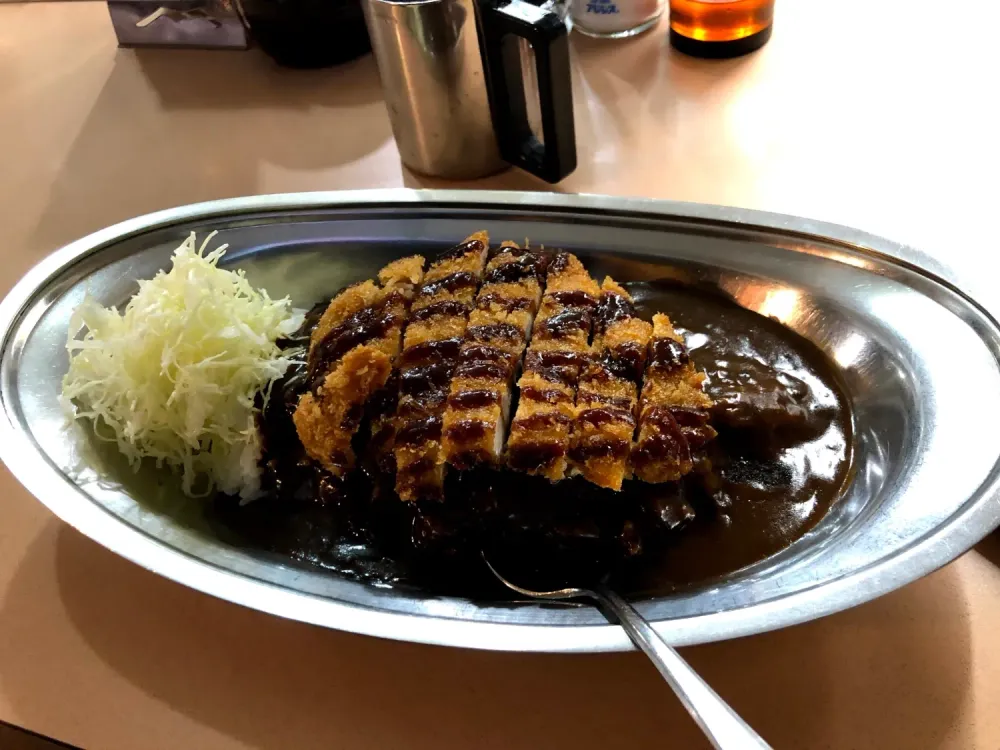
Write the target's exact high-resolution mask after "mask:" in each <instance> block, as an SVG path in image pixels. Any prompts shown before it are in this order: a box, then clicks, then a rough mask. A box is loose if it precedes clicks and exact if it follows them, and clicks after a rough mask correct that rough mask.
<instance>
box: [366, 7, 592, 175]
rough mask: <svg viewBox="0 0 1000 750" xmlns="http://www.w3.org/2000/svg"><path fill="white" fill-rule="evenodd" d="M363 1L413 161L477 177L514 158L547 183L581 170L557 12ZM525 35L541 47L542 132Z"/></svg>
mask: <svg viewBox="0 0 1000 750" xmlns="http://www.w3.org/2000/svg"><path fill="white" fill-rule="evenodd" d="M363 5H364V10H365V18H366V21H367V23H368V33H369V36H370V37H371V41H372V49H373V50H374V52H375V60H376V62H377V64H378V69H379V75H380V77H381V79H382V88H383V90H384V95H385V101H386V106H387V108H388V110H389V119H390V121H391V123H392V130H393V134H394V135H395V137H396V143H397V145H398V147H399V153H400V156H401V157H402V160H403V163H404V164H405V165H406V166H407V167H409V168H410V169H412V170H414V171H416V172H420V173H422V174H427V175H432V176H436V177H445V178H451V179H472V178H475V177H484V176H486V175H490V174H494V173H496V172H499V171H500V170H502V169H505V168H506V167H507V166H508V165H509V164H513V165H515V166H518V167H521V168H522V169H524V170H526V171H528V172H531V173H532V174H535V175H538V176H539V177H541V178H542V179H544V180H547V181H549V182H558V181H559V180H561V179H562V178H563V177H565V176H566V175H568V174H569V173H570V172H572V171H573V169H575V168H576V137H575V134H574V130H573V98H572V89H571V82H570V68H569V43H568V38H567V29H566V25H565V23H564V22H563V20H562V19H561V18H560V17H559V15H557V14H556V13H554V12H551V11H549V10H545V9H542V8H539V7H537V6H535V5H531V4H530V3H527V2H524V0H510V2H498V0H407V1H403V2H392V1H391V0H363ZM525 42H526V43H527V44H528V45H530V47H531V49H532V51H533V53H534V55H533V57H534V61H535V71H534V72H535V74H536V75H535V76H531V78H532V79H535V78H536V77H537V96H538V105H539V111H540V115H541V116H540V122H541V133H539V134H537V135H536V134H535V133H534V132H533V131H532V128H531V125H530V124H529V117H528V98H527V96H526V86H525V80H524V77H523V71H522V58H521V55H522V47H523V46H524V43H525ZM532 88H533V87H532ZM530 93H532V94H533V93H534V92H533V91H532V92H530Z"/></svg>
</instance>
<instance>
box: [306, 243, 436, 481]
mask: <svg viewBox="0 0 1000 750" xmlns="http://www.w3.org/2000/svg"><path fill="white" fill-rule="evenodd" d="M423 265H424V259H423V258H421V257H420V256H413V257H410V258H404V259H402V260H399V261H395V262H394V263H391V264H390V265H388V266H386V267H385V268H383V269H382V271H380V272H379V279H380V280H381V281H382V282H383V285H382V286H381V287H379V286H377V285H376V284H375V283H374V282H373V281H370V280H369V281H364V282H361V283H360V284H354V285H352V286H350V287H348V288H347V289H345V290H344V291H343V292H341V293H340V294H338V295H337V296H336V297H335V298H334V299H333V300H331V302H330V304H329V305H328V306H327V309H326V310H325V311H324V313H323V315H322V317H321V318H320V321H319V323H317V326H316V329H314V331H313V334H312V336H311V337H310V344H309V355H308V362H309V365H308V378H309V390H308V391H307V392H306V393H304V394H303V395H302V397H301V398H300V399H299V403H298V405H297V407H296V410H295V413H294V414H293V421H294V423H295V428H296V431H297V433H298V435H299V440H300V441H301V442H302V446H303V447H304V448H305V450H306V453H307V454H308V455H309V456H310V457H311V458H313V459H314V460H315V461H317V462H318V463H319V464H320V465H321V466H323V467H324V468H325V469H326V470H327V471H329V472H330V473H331V474H333V475H334V476H337V477H343V476H344V475H345V474H346V473H347V472H348V471H350V469H352V468H353V467H354V463H355V456H354V451H353V449H352V448H351V439H352V437H353V435H354V433H355V432H356V431H357V429H358V426H359V425H360V423H361V419H362V417H363V415H364V410H365V402H366V401H367V400H368V398H369V397H370V396H372V394H374V393H376V392H378V391H379V390H380V389H382V388H383V387H384V386H385V384H386V381H387V380H388V379H389V376H390V373H391V372H392V364H393V361H394V359H395V357H396V355H397V354H398V353H399V350H400V345H401V340H402V333H403V327H404V325H405V324H406V316H407V308H408V306H409V301H410V299H411V298H412V296H413V288H414V287H415V285H416V284H418V283H419V282H420V281H421V278H422V276H423Z"/></svg>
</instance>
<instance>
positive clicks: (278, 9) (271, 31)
mask: <svg viewBox="0 0 1000 750" xmlns="http://www.w3.org/2000/svg"><path fill="white" fill-rule="evenodd" d="M242 7H243V15H244V17H245V19H246V22H247V25H248V26H249V27H250V33H251V35H252V36H253V38H254V40H255V41H256V42H257V44H258V45H259V46H260V48H261V49H263V50H264V51H265V52H266V53H267V54H268V55H270V56H271V57H272V58H273V59H274V61H275V62H277V63H278V64H279V65H285V66H287V67H290V68H325V67H328V66H330V65H337V64H339V63H344V62H347V61H348V60H353V59H354V58H356V57H360V56H361V55H363V54H365V53H366V52H368V51H369V50H370V49H371V42H370V41H369V40H368V30H367V28H366V27H365V17H364V13H363V12H362V10H361V2H360V0H242Z"/></svg>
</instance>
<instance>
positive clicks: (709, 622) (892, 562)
mask: <svg viewBox="0 0 1000 750" xmlns="http://www.w3.org/2000/svg"><path fill="white" fill-rule="evenodd" d="M400 204H434V205H435V206H440V207H442V208H447V207H448V206H449V205H450V206H456V205H459V204H461V205H464V206H472V207H475V206H480V207H483V208H497V207H506V208H510V209H516V208H517V207H519V206H520V207H525V208H534V209H553V210H559V209H567V210H580V209H584V210H592V211H607V212H610V213H618V214H622V213H628V214H633V215H635V214H646V215H650V216H654V217H658V218H665V217H673V218H678V219H683V220H695V221H703V222H707V223H710V224H735V225H739V226H742V227H753V226H759V227H762V228H764V229H767V230H770V231H777V232H782V233H786V234H795V235H798V236H812V237H815V238H816V239H819V240H823V241H827V242H828V241H830V240H833V241H835V242H838V243H843V244H844V245H846V246H849V247H850V248H852V249H854V250H856V251H859V252H861V253H863V254H867V255H872V256H875V257H880V258H881V259H883V260H888V261H889V262H892V263H895V264H897V265H903V266H906V267H907V268H909V270H916V271H917V272H919V273H920V274H921V275H922V276H924V277H925V278H927V279H929V280H931V281H933V282H936V283H939V284H942V285H944V286H946V287H948V288H950V289H951V290H952V291H957V292H958V293H959V294H960V295H961V297H962V298H963V299H964V300H965V302H966V303H967V304H969V305H970V306H971V307H973V308H974V309H976V310H977V311H978V312H980V313H981V314H982V315H983V316H984V317H985V318H986V319H987V320H988V322H989V324H990V325H991V327H992V328H993V329H994V332H1000V326H998V325H997V323H996V320H995V319H994V317H993V315H992V314H991V311H990V310H989V308H988V307H986V306H985V305H984V304H983V303H980V302H977V301H975V299H973V297H971V296H970V294H971V293H973V290H974V289H975V288H976V284H974V283H973V281H972V280H970V279H968V278H965V279H962V278H959V276H958V275H957V273H956V272H955V271H954V270H952V269H949V268H947V267H945V266H943V265H942V264H940V263H939V262H937V261H936V260H934V259H932V258H930V257H929V256H927V255H925V254H923V253H921V252H919V251H917V250H916V249H914V248H911V247H908V246H905V245H901V244H899V243H895V242H892V241H889V240H886V239H883V238H880V237H877V236H875V235H871V234H868V233H866V232H863V231H861V230H857V229H852V228H848V227H844V226H840V225H835V224H829V223H825V222H819V221H812V220H809V219H802V218H796V217H791V216H786V215H782V214H775V213H768V212H763V211H757V210H752V209H741V208H729V207H723V206H713V205H702V204H692V203H682V202H676V201H660V200H652V199H644V198H617V197H608V196H595V195H563V194H556V193H524V192H487V191H461V190H429V191H423V190H407V189H387V190H365V191H337V192H314V193H285V194H276V195H264V196H250V197H242V198H232V199H224V200H217V201H209V202H204V203H197V204H191V205H188V206H182V207H178V208H172V209H167V210H163V211H158V212H155V213H151V214H147V215H145V216H140V217H137V218H134V219H130V220H127V221H124V222H121V223H119V224H116V225H113V226H111V227H108V228H106V229H103V230H100V231H98V232H95V233H93V234H91V235H89V236H87V237H84V238H82V239H80V240H77V241H75V242H72V243H70V244H68V245H66V246H65V247H63V248H61V249H60V250H58V251H56V252H55V253H53V254H52V255H50V256H48V257H47V258H46V259H44V260H43V261H42V262H41V263H39V264H38V265H36V266H35V267H34V268H33V269H31V270H30V271H29V272H28V273H27V274H26V275H25V276H24V278H22V280H21V281H19V282H18V283H17V284H16V285H15V286H14V287H13V289H12V290H11V291H10V292H9V293H8V294H7V296H6V297H5V299H4V300H3V301H2V302H0V331H2V334H0V356H2V362H3V364H4V365H6V364H7V363H8V361H9V359H10V355H11V336H12V334H13V333H14V331H15V330H16V328H17V326H18V324H19V323H20V322H21V318H22V314H23V312H24V310H25V307H26V305H27V304H28V303H29V302H30V301H31V300H32V299H33V298H34V297H35V296H36V295H37V293H38V292H39V290H41V289H43V288H44V286H45V282H46V281H47V280H48V279H49V278H51V277H52V276H54V275H55V274H57V273H59V272H60V271H62V270H63V269H65V268H67V267H69V266H71V265H72V264H73V263H75V262H76V261H78V260H79V259H81V258H83V257H85V256H86V255H88V254H90V253H93V252H97V251H99V250H100V249H101V248H103V247H106V246H107V245H109V244H112V243H115V242H117V241H120V240H122V239H124V238H126V237H129V236H133V235H136V234H139V233H142V232H146V231H149V230H151V229H154V228H160V227H166V226H170V225H172V224H176V223H179V222H183V221H190V220H192V219H199V218H204V219H208V218H215V217H219V216H223V215H226V216H232V215H239V214H242V213H249V212H257V211H275V210H279V211H280V210H302V209H319V208H346V207H350V206H360V207H375V206H383V207H384V206H388V205H400ZM4 369H6V367H5V368H4ZM0 408H2V410H3V416H4V418H3V420H0V459H2V460H3V461H4V463H5V464H6V466H7V468H8V469H9V470H10V471H11V473H12V474H13V475H14V476H15V478H17V479H18V480H19V481H20V482H21V483H22V484H23V485H24V486H25V487H26V488H27V489H28V491H29V492H31V493H32V494H33V495H34V496H35V497H36V498H38V499H39V501H40V502H42V503H43V504H44V505H46V506H47V507H48V508H49V509H50V510H51V511H52V512H53V513H55V514H56V515H57V516H58V517H59V518H61V519H62V520H63V521H65V522H66V523H68V524H69V525H71V526H73V527H74V528H76V529H77V530H79V531H80V532H81V533H83V534H84V535H85V536H88V537H90V538H91V539H93V540H94V541H96V542H97V543H99V544H101V545H102V546H104V547H106V548H107V549H109V550H111V551H112V552H115V553H116V554H119V555H121V556H122V557H125V558H127V559H129V560H131V561H132V562H135V563H137V564H139V565H141V566H142V567H145V568H147V569H148V570H150V571H152V572H154V573H157V574H159V575H163V576H164V577H166V578H170V579H172V580H174V581H176V582H178V583H181V584H183V585H186V586H189V587H191V588H193V589H195V590H198V591H201V592H203V593H207V594H211V595H213V596H217V597H219V598H222V599H225V600H228V601H231V602H234V603H237V604H241V605H243V606H247V607H250V608H253V609H257V610H261V611H264V612H268V613H270V614H274V615H278V616H281V617H288V618H291V619H295V620H300V621H303V622H308V623H311V624H315V625H322V626H325V627H332V628H337V629H341V630H345V631H350V632H355V633H362V634H366V635H372V636H376V637H383V638H391V639H397V640H410V641H416V642H422V643H428V644H434V645H447V646H458V647H466V648H479V649H488V650H503V651H539V652H598V651H622V650H629V649H630V648H632V646H631V643H630V642H629V640H628V638H627V637H626V636H625V634H624V632H623V631H622V630H621V629H620V628H619V627H618V626H612V625H600V626H576V627H561V626H553V625H520V624H508V623H487V622H464V621H458V620H448V619H441V618H434V617H427V616H415V615H412V614H400V613H393V612H381V611H377V610H372V609H367V608H362V607H358V606H355V605H350V604H344V603H341V602H335V601H332V600H329V599H325V598H322V597H319V596H315V595H312V594H307V593H303V592H297V591H292V590H288V589H284V588H281V587H279V586H276V585H274V584H271V583H267V582H263V581H259V580H256V579H252V578H248V577H244V576H240V575H237V574H235V573H232V572H229V571H226V570H224V569H222V568H219V567H216V566H214V565H211V564H209V563H206V562H204V561H201V560H197V559H195V558H193V557H190V556H188V555H187V554H185V553H183V552H180V551H178V550H174V549H171V548H170V547H168V546H167V545H166V544H164V543H162V542H160V541H158V540H155V539H153V538H151V537H149V536H147V535H146V534H144V533H143V532H141V531H140V530H138V529H134V528H131V527H129V526H127V525H126V524H124V523H122V522H121V521H119V520H118V519H116V518H115V517H114V516H113V515H111V514H110V513H109V512H108V511H106V510H105V509H103V508H101V507H99V506H97V505H95V504H93V503H92V502H90V501H89V499H85V498H86V496H85V495H84V493H82V492H81V491H80V490H79V489H78V488H76V486H75V485H73V484H72V482H71V481H70V480H69V479H68V478H66V477H65V476H63V475H62V474H61V473H60V472H59V471H58V470H57V469H56V467H54V466H53V465H52V464H50V463H49V461H48V459H47V458H46V457H44V456H43V455H41V454H40V453H38V452H36V451H35V450H33V448H32V446H31V445H30V444H28V443H25V441H24V440H23V435H22V432H21V429H20V426H19V425H18V422H17V419H16V414H14V413H13V412H12V409H11V404H10V403H9V402H8V400H7V389H6V387H4V388H3V389H2V390H0ZM54 480H55V481H54ZM998 490H1000V468H998V467H997V466H996V465H995V466H994V470H993V471H992V472H991V473H990V475H989V477H988V478H987V479H986V480H985V481H984V483H983V484H982V485H981V486H980V488H979V490H978V492H977V494H976V497H977V500H976V502H974V503H971V505H970V506H969V507H967V508H966V509H965V510H964V511H963V512H961V514H960V515H959V516H958V518H957V519H956V517H954V516H953V517H952V518H951V519H950V520H949V521H948V522H947V523H945V524H943V525H942V526H941V528H940V529H938V531H937V532H936V533H935V534H933V535H931V536H930V537H928V538H926V539H924V540H922V541H920V542H917V543H914V544H913V545H912V546H911V547H909V548H908V549H906V550H905V551H903V552H902V553H900V554H898V555H897V556H895V557H893V558H891V559H889V560H887V561H884V562H882V563H880V564H878V565H874V566H871V567H870V568H868V569H863V570H861V571H857V572H855V573H853V574H852V575H850V576H847V577H845V578H843V579H840V580H835V581H832V582H828V583H826V584H824V585H822V586H819V587H817V588H814V589H807V590H804V591H801V592H797V593H794V594H791V595H789V596H788V597H784V598H781V599H778V600H775V601H771V602H767V603H764V604H758V605H754V606H753V607H752V608H751V609H748V610H746V611H744V610H739V609H736V610H727V611H723V612H717V613H712V614H708V615H702V616H699V617H692V618H685V619H684V620H683V622H680V623H678V622H674V621H669V620H668V621H661V622H658V623H656V624H655V625H656V627H657V629H658V630H659V631H660V632H661V634H663V635H664V636H665V637H666V638H667V640H668V641H670V642H671V643H673V644H674V645H688V644H693V643H702V642H708V641H713V640H720V639H726V638H734V637H740V636H744V635H750V634H753V633H758V632H763V631H765V630H771V629H776V628H779V627H786V626H789V625H793V624H798V623H801V622H805V621H807V620H810V619H814V618H815V617H818V616H823V615H827V614H832V613H834V612H837V611H840V610H843V609H847V608H849V607H852V606H855V605H857V604H860V603H862V602H865V601H868V600H871V599H874V598H876V597H877V596H880V595H882V594H884V593H888V592H889V591H891V590H893V589H895V588H898V587H899V586H901V585H904V584H905V583H909V582H911V581H912V580H916V579H917V578H919V577H922V576H924V575H926V574H928V573H930V572H932V571H933V570H935V569H937V568H938V567H940V566H942V565H944V564H946V563H947V562H950V561H951V560H952V559H954V558H955V557H956V556H957V555H959V554H960V553H961V552H963V551H965V550H966V549H968V548H969V547H970V546H972V545H973V544H975V543H976V542H977V541H979V540H980V539H982V538H983V537H984V536H985V535H986V534H988V533H989V532H990V531H991V530H992V529H993V528H995V527H996V526H997V525H998V524H1000V503H998V502H997V501H996V500H997V496H998ZM416 617H419V619H422V620H424V621H425V624H426V623H431V622H432V623H433V627H432V628H428V627H419V628H417V627H413V625H414V624H415V623H414V619H415V618H416Z"/></svg>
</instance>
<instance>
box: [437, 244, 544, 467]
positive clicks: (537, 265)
mask: <svg viewBox="0 0 1000 750" xmlns="http://www.w3.org/2000/svg"><path fill="white" fill-rule="evenodd" d="M545 265H546V258H545V256H543V255H542V254H540V253H534V252H530V251H528V250H521V249H520V248H518V247H517V245H515V244H513V243H504V244H503V245H502V246H501V248H500V251H499V252H498V253H497V254H496V255H495V256H494V257H493V258H492V259H491V260H490V261H489V263H488V264H487V266H486V273H485V274H484V276H483V285H482V287H480V289H479V294H478V295H477V296H476V303H475V307H474V309H473V310H472V312H471V313H469V327H468V328H467V329H466V331H465V341H464V342H463V343H462V348H461V351H460V353H459V364H458V367H457V368H456V370H455V375H454V377H453V378H452V381H451V392H450V393H449V395H448V406H447V409H446V410H445V413H444V437H443V444H444V455H445V460H446V461H447V462H448V463H449V464H451V465H452V466H454V467H456V468H458V469H468V468H471V467H472V466H475V465H477V464H490V465H498V464H499V463H500V460H501V457H502V454H503V446H504V440H505V439H506V435H507V426H508V423H509V421H510V406H511V390H512V388H513V385H514V378H515V376H516V375H517V369H518V367H519V366H520V363H521V357H522V356H523V355H524V349H525V347H526V345H527V342H528V336H529V334H530V333H531V324H532V322H533V321H534V319H535V313H536V311H537V310H538V305H539V302H540V301H541V299H542V283H543V280H544V277H545Z"/></svg>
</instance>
